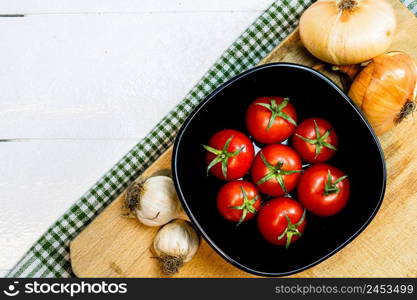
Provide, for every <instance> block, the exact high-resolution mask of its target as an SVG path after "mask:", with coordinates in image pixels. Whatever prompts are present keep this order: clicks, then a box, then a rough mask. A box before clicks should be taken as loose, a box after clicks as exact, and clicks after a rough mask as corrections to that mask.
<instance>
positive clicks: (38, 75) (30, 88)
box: [0, 12, 258, 139]
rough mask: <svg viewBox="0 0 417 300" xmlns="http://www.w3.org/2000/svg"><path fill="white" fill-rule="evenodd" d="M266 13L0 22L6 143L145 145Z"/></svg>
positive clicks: (0, 120)
mask: <svg viewBox="0 0 417 300" xmlns="http://www.w3.org/2000/svg"><path fill="white" fill-rule="evenodd" d="M257 15H258V13H257V12H239V13H230V12H229V13H187V14H184V13H178V14H166V13H161V14H140V15H130V14H128V15H117V14H116V15H59V16H57V15H47V16H36V17H25V18H0V35H1V36H2V38H1V39H0V61H1V64H2V67H1V68H0V82H1V88H2V92H1V93H0V107H1V109H0V138H134V139H140V138H142V137H143V136H144V135H145V134H146V133H147V132H148V131H149V130H150V129H151V128H152V127H153V126H154V125H155V124H156V123H157V122H158V121H159V120H160V119H161V118H162V117H163V116H164V115H165V114H166V113H167V112H168V111H169V110H171V109H172V108H173V107H174V106H175V105H176V104H177V103H178V102H179V101H180V100H181V99H182V98H183V96H184V95H185V94H186V93H187V92H188V91H189V89H190V88H191V87H192V86H193V85H194V84H195V83H196V82H197V80H198V79H199V78H200V77H201V76H202V75H203V74H204V73H205V72H206V70H207V69H208V68H209V67H210V66H211V65H212V64H213V62H214V61H215V60H216V59H217V58H218V57H219V55H220V54H221V53H222V52H223V51H224V49H226V48H227V47H228V46H229V45H230V44H231V43H232V42H233V41H234V40H235V39H236V38H237V36H238V35H239V34H240V33H241V32H242V31H243V30H244V29H245V28H246V27H247V26H248V25H249V24H250V23H251V22H252V20H253V19H255V18H256V16H257Z"/></svg>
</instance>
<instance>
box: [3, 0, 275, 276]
mask: <svg viewBox="0 0 417 300" xmlns="http://www.w3.org/2000/svg"><path fill="white" fill-rule="evenodd" d="M270 3H272V0H211V1H207V0H140V1H138V0H120V1H114V0H60V1H54V0H28V1H16V0H2V1H1V2H0V14H1V17H0V36H1V39H0V64H1V67H0V139H1V140H0V159H1V161H0V164H1V167H0V188H1V193H0V195H1V196H0V201H1V209H0V276H3V275H4V274H5V273H7V271H8V270H9V269H10V268H12V267H13V266H14V265H15V263H16V262H17V261H18V260H19V259H20V258H21V257H22V256H23V255H24V253H25V252H26V251H27V250H28V248H29V247H30V246H31V245H32V244H33V243H34V242H35V241H36V240H37V239H38V238H39V236H40V235H41V234H42V233H43V232H44V231H45V230H46V229H47V228H48V227H49V226H50V225H51V224H52V223H53V222H54V221H55V220H56V219H57V218H58V217H59V216H60V215H62V213H63V212H64V211H65V210H66V209H67V208H68V207H69V206H70V205H71V204H72V203H73V202H75V201H76V200H77V199H78V198H79V197H80V196H81V195H82V194H83V193H84V192H85V191H86V190H87V189H88V188H89V187H90V186H92V185H93V184H94V183H95V181H96V180H97V179H99V178H100V177H101V176H102V175H103V174H104V173H105V172H106V171H107V170H108V169H109V168H111V167H112V166H113V164H115V163H116V162H117V161H118V160H119V159H120V158H121V157H122V156H123V155H124V154H125V153H126V152H127V151H129V149H130V148H131V147H133V146H134V145H135V144H136V143H137V142H138V141H139V140H140V139H141V138H143V137H144V136H145V135H146V134H147V133H148V132H149V131H150V130H151V129H152V128H153V126H154V125H155V124H156V123H157V122H158V121H159V120H160V119H161V118H162V117H163V116H164V115H165V114H166V113H167V112H168V111H169V110H171V109H172V108H173V107H174V106H175V105H176V104H177V103H178V102H179V101H180V100H181V99H182V98H183V96H184V95H185V94H186V93H187V92H188V90H189V89H190V88H191V87H192V86H193V85H194V84H195V83H196V82H197V81H198V79H199V78H200V77H201V76H202V75H203V74H204V73H205V72H206V71H207V69H208V68H209V67H210V66H211V65H212V64H213V63H214V62H215V60H216V59H217V58H218V57H219V56H220V55H221V53H222V52H223V51H224V50H225V49H226V48H227V47H228V46H229V45H230V44H231V43H232V42H233V41H234V40H235V39H236V38H237V37H238V35H239V34H240V33H241V32H242V31H243V30H244V29H245V28H246V27H248V26H249V25H250V23H251V22H252V21H253V20H254V19H255V18H256V17H257V16H258V15H259V14H260V13H261V12H262V11H263V10H264V9H266V8H267V7H268V6H269V4H270ZM20 15H22V16H20Z"/></svg>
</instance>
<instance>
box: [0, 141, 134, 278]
mask: <svg viewBox="0 0 417 300" xmlns="http://www.w3.org/2000/svg"><path fill="white" fill-rule="evenodd" d="M134 144H135V142H134V141H121V140H117V141H111V140H107V141H100V140H96V141H32V142H9V143H6V142H2V143H0V157H1V162H0V169H1V172H0V189H1V196H0V203H1V207H2V208H1V210H0V245H1V247H0V276H1V270H7V269H10V268H12V267H13V266H14V265H15V264H16V263H17V261H18V260H19V259H20V258H21V257H22V256H23V255H24V254H25V252H26V251H27V250H28V249H29V248H30V246H31V245H32V244H33V243H34V242H35V241H36V240H37V239H38V238H39V237H40V236H41V234H43V233H44V232H45V231H46V229H47V228H48V227H49V226H50V225H52V223H53V222H54V221H55V220H56V219H57V218H58V217H60V216H61V215H62V214H63V213H64V211H65V210H66V209H68V208H69V207H70V206H71V204H72V203H74V202H75V201H76V200H77V199H78V198H79V197H80V196H81V195H82V194H84V192H86V191H87V190H88V188H90V187H91V186H92V185H93V184H94V183H95V182H96V181H97V180H98V179H99V178H100V177H101V176H102V175H103V174H104V173H105V172H106V171H108V170H109V169H110V168H111V167H112V166H113V165H114V163H115V162H116V161H117V160H119V159H120V158H121V157H122V156H123V155H124V154H125V153H126V152H127V151H128V149H130V148H131V147H133V145H134Z"/></svg>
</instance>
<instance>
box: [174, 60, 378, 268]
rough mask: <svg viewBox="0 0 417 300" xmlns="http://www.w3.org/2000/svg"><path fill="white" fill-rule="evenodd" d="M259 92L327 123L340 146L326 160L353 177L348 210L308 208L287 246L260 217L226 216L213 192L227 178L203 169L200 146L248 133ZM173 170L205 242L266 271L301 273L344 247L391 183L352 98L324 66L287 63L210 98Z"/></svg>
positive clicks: (195, 116) (184, 131)
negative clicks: (237, 220)
mask: <svg viewBox="0 0 417 300" xmlns="http://www.w3.org/2000/svg"><path fill="white" fill-rule="evenodd" d="M261 96H282V97H289V98H290V99H291V102H292V104H293V105H294V106H295V108H296V110H297V113H298V118H299V121H302V120H304V119H305V118H308V117H321V118H324V119H326V120H328V121H330V123H332V124H333V126H334V128H335V130H336V132H337V134H338V136H339V151H338V152H337V153H336V155H335V156H334V157H333V158H332V159H331V160H330V161H329V163H330V164H331V165H334V166H336V167H338V168H340V169H341V170H343V171H344V172H346V173H347V174H348V175H349V178H350V183H351V196H350V199H349V202H348V204H347V206H346V207H345V208H344V209H343V211H341V212H340V213H339V214H337V215H335V216H332V217H326V218H319V217H316V216H314V215H312V214H307V227H306V230H305V232H304V235H303V236H302V237H301V238H300V239H299V240H298V241H297V242H296V243H294V244H292V245H291V246H290V247H289V249H288V250H286V249H285V248H284V247H280V246H274V245H272V244H269V243H268V242H266V241H265V240H264V239H263V238H262V236H261V234H260V233H259V232H258V231H257V226H256V220H255V218H254V219H252V220H251V221H249V222H247V223H243V224H241V225H240V226H238V227H237V226H236V225H235V224H233V223H230V222H228V221H226V220H224V219H223V218H222V217H221V215H220V214H219V212H218V211H217V207H216V194H217V192H218V190H219V188H220V187H221V186H222V185H223V184H224V183H225V182H224V181H221V180H218V179H216V178H214V177H213V176H211V175H209V176H207V175H206V164H205V160H204V157H205V151H204V149H203V148H202V147H201V144H207V142H208V140H209V138H210V137H211V135H213V134H214V133H215V132H216V131H218V130H221V129H225V128H232V129H237V130H240V131H242V132H246V133H247V131H246V128H245V112H246V109H247V108H248V106H249V104H250V103H251V102H252V101H254V100H255V99H256V98H258V97H261ZM172 170H173V179H174V182H175V187H176V189H177V192H178V195H179V198H180V199H181V202H182V204H183V207H184V209H185V211H186V213H187V214H188V216H189V217H190V219H191V221H192V222H193V224H194V225H195V227H196V228H197V229H198V230H199V231H200V233H201V235H202V236H203V237H204V238H205V239H206V241H207V242H208V243H209V244H210V245H211V246H212V247H213V248H214V249H215V250H216V251H217V252H218V253H220V255H221V256H223V258H224V259H226V260H227V261H228V262H230V263H232V264H233V265H235V266H237V267H239V268H240V269H242V270H244V271H247V272H250V273H253V274H257V275H263V276H282V275H289V274H293V273H296V272H300V271H302V270H305V269H307V268H309V267H311V266H314V265H315V264H317V263H319V262H321V261H323V260H325V259H326V258H328V257H330V256H331V255H333V254H334V253H336V252H337V251H339V250H340V249H342V248H343V247H344V246H346V245H347V244H348V243H349V242H350V241H352V240H353V239H354V238H355V237H356V236H358V234H359V233H360V232H361V231H362V230H364V228H365V227H366V226H367V225H368V224H369V222H370V221H371V220H372V219H373V217H374V216H375V214H376V212H377V211H378V209H379V207H380V205H381V202H382V199H383V196H384V192H385V181H386V171H385V162H384V157H383V153H382V150H381V146H380V144H379V142H378V139H377V138H376V136H375V134H374V132H373V130H372V128H371V127H370V125H369V124H368V122H367V121H366V120H365V119H364V117H363V116H362V114H361V113H360V112H359V111H358V110H357V109H356V107H355V106H354V105H353V104H352V102H351V100H350V99H349V98H348V97H347V96H346V95H345V94H344V93H343V92H342V91H341V90H340V89H339V88H338V87H337V86H336V85H335V84H334V83H333V82H332V81H331V80H329V79H328V78H327V77H325V76H323V75H322V74H320V73H319V72H317V71H314V70H312V69H310V68H308V67H305V66H300V65H295V64H289V63H274V64H268V65H263V66H259V67H256V68H253V69H251V70H249V71H246V72H244V73H242V74H240V75H238V76H236V77H235V78H233V79H231V80H229V81H228V82H226V83H225V84H223V85H222V86H220V87H219V88H218V89H217V90H215V91H214V92H213V93H212V94H211V95H210V96H208V97H207V98H206V99H205V100H204V101H203V102H202V103H201V104H200V105H199V106H198V107H197V108H196V109H195V110H194V111H193V112H192V114H191V115H190V116H189V118H188V119H187V120H186V122H185V123H184V125H183V126H182V128H181V130H180V132H179V134H178V136H177V139H176V141H175V145H174V154H173V159H172ZM263 199H267V198H266V197H263ZM266 201H267V200H266Z"/></svg>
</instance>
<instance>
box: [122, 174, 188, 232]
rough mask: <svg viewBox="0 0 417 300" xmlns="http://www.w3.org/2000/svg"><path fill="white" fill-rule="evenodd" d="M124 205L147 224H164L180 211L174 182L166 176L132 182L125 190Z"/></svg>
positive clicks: (175, 216) (174, 217)
mask: <svg viewBox="0 0 417 300" xmlns="http://www.w3.org/2000/svg"><path fill="white" fill-rule="evenodd" d="M125 206H126V207H127V208H128V209H129V210H130V211H131V212H132V213H133V214H134V215H136V217H137V218H138V219H139V221H140V222H142V223H143V224H145V225H147V226H160V225H164V224H166V223H168V222H169V221H171V220H173V219H176V218H178V216H179V215H180V214H181V213H182V207H181V204H180V201H179V199H178V196H177V193H176V191H175V187H174V183H173V181H172V179H171V178H170V177H168V176H154V177H150V178H148V179H147V180H145V182H143V183H138V182H135V183H133V184H132V185H131V186H130V187H129V188H128V189H127V191H126V194H125Z"/></svg>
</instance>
